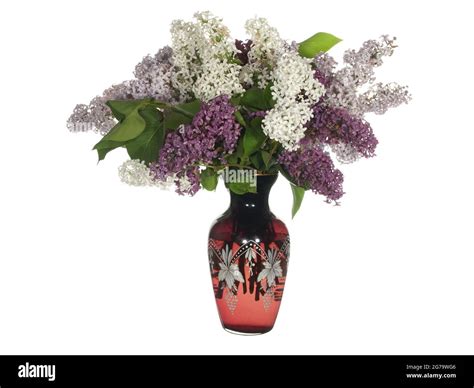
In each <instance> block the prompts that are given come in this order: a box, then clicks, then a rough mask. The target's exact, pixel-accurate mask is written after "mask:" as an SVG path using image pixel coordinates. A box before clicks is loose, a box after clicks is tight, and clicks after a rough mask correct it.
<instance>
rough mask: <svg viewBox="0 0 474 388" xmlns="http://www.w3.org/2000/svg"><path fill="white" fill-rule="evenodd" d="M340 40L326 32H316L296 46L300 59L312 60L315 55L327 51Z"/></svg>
mask: <svg viewBox="0 0 474 388" xmlns="http://www.w3.org/2000/svg"><path fill="white" fill-rule="evenodd" d="M341 40H342V39H339V38H338V37H336V36H334V35H331V34H328V33H326V32H318V33H317V34H314V35H313V36H312V37H311V38H308V39H306V40H305V41H304V42H301V43H300V44H299V45H298V52H299V54H300V55H301V56H302V57H306V58H314V57H315V56H316V54H319V53H320V52H326V51H328V50H329V49H330V48H331V47H333V46H334V45H336V44H337V43H339V42H340V41H341Z"/></svg>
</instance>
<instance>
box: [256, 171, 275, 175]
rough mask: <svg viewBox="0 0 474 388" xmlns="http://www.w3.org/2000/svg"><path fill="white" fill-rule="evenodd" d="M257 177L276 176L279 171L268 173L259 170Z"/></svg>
mask: <svg viewBox="0 0 474 388" xmlns="http://www.w3.org/2000/svg"><path fill="white" fill-rule="evenodd" d="M255 175H257V176H276V175H278V171H277V172H268V171H259V170H257V172H256V173H255Z"/></svg>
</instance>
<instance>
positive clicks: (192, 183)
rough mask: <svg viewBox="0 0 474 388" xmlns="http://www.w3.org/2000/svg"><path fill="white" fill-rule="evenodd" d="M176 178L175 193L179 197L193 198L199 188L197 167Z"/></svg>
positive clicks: (188, 169) (181, 173) (184, 171)
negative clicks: (187, 196)
mask: <svg viewBox="0 0 474 388" xmlns="http://www.w3.org/2000/svg"><path fill="white" fill-rule="evenodd" d="M152 171H153V170H152ZM176 178H177V179H176V181H175V183H176V192H177V193H178V194H179V195H190V196H193V195H194V194H196V193H197V192H198V191H199V189H200V188H201V183H200V175H199V167H191V168H187V169H186V170H183V171H181V172H180V173H179V174H177V175H176Z"/></svg>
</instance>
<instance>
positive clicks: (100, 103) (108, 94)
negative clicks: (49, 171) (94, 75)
mask: <svg viewBox="0 0 474 388" xmlns="http://www.w3.org/2000/svg"><path fill="white" fill-rule="evenodd" d="M172 55H173V50H172V49H171V48H170V47H167V46H166V47H164V48H162V49H161V50H160V51H158V53H157V54H156V55H155V56H153V57H152V56H150V55H148V56H146V57H145V58H143V60H142V61H141V62H140V63H139V64H138V65H137V66H136V67H135V72H134V75H135V77H136V78H135V79H133V80H129V81H124V82H122V83H121V84H118V85H113V86H112V87H110V88H108V89H106V90H105V91H104V92H103V93H102V95H101V96H97V97H94V98H93V99H92V101H91V102H90V103H89V104H88V105H86V104H78V105H76V107H75V108H74V110H73V113H72V115H71V116H70V117H69V120H68V122H67V127H68V129H69V130H70V131H72V132H84V131H96V132H99V133H100V134H102V135H105V134H106V133H107V132H108V131H109V130H110V129H111V128H112V127H113V126H114V125H115V124H116V121H115V119H114V118H113V116H112V113H111V111H110V109H109V107H108V106H107V105H106V102H107V101H109V100H129V99H143V98H155V99H158V100H161V101H165V102H176V92H174V91H173V89H172V86H171V71H172Z"/></svg>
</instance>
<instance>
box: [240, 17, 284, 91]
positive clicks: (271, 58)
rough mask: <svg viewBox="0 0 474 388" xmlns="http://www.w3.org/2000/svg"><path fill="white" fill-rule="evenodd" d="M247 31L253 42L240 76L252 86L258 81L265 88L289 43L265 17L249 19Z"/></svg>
mask: <svg viewBox="0 0 474 388" xmlns="http://www.w3.org/2000/svg"><path fill="white" fill-rule="evenodd" d="M245 31H246V32H247V34H248V35H249V36H250V41H251V42H252V43H251V47H250V51H249V52H248V54H247V57H248V63H247V64H246V65H245V66H244V67H243V68H242V72H241V76H240V77H241V80H242V82H243V83H245V84H248V85H250V86H252V85H253V84H254V82H255V81H256V83H257V85H256V86H258V87H259V88H262V89H263V88H265V87H266V86H267V84H268V82H270V81H271V80H272V69H274V67H275V65H276V63H277V61H278V60H279V58H280V57H281V55H283V53H284V52H285V51H286V50H287V46H288V45H287V43H286V42H285V41H284V40H283V39H281V38H280V34H279V33H278V31H277V29H276V28H274V27H271V26H270V25H269V24H268V21H267V19H265V18H254V19H250V20H247V22H246V23H245Z"/></svg>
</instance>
